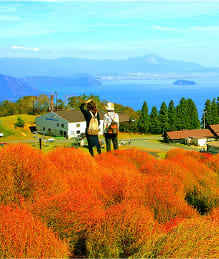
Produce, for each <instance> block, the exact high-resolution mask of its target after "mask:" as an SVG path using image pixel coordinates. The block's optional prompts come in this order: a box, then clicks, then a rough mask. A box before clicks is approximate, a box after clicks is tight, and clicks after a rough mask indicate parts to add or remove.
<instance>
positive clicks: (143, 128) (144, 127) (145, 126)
mask: <svg viewBox="0 0 219 259" xmlns="http://www.w3.org/2000/svg"><path fill="white" fill-rule="evenodd" d="M138 129H139V131H140V132H141V133H146V132H149V129H150V117H149V114H148V106H147V103H146V101H144V103H143V106H142V109H141V114H140V118H139V122H138Z"/></svg>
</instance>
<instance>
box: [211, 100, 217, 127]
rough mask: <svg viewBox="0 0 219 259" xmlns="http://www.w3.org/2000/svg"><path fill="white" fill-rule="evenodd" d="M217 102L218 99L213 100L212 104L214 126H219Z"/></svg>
mask: <svg viewBox="0 0 219 259" xmlns="http://www.w3.org/2000/svg"><path fill="white" fill-rule="evenodd" d="M217 108H218V107H217V102H216V98H214V99H213V101H212V103H211V118H212V121H211V123H212V124H217V123H218V110H217Z"/></svg>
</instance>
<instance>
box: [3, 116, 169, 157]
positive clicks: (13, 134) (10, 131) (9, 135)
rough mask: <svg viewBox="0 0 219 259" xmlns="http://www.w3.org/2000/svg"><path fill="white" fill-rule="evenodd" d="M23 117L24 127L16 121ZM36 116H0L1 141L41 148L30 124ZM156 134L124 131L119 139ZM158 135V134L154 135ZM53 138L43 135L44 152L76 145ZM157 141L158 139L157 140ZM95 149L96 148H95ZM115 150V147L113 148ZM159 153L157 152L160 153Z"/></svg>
mask: <svg viewBox="0 0 219 259" xmlns="http://www.w3.org/2000/svg"><path fill="white" fill-rule="evenodd" d="M18 117H19V118H21V119H22V120H23V121H24V127H23V128H22V127H15V123H16V122H17V118H18ZM35 118H36V115H27V114H21V115H12V116H7V117H0V132H1V133H4V137H1V138H0V142H7V141H8V142H10V141H11V142H15V143H16V142H17V143H20V142H22V141H24V142H26V143H27V144H29V145H31V146H33V147H34V148H37V149H39V148H40V143H39V137H41V136H40V135H38V136H37V137H36V136H35V135H33V134H32V133H31V130H30V128H29V127H30V126H35ZM151 136H154V135H151V134H148V135H142V134H139V133H123V132H120V133H119V135H118V138H119V140H126V139H135V138H137V139H138V138H142V137H144V138H145V137H151ZM154 137H158V136H154ZM49 138H53V137H50V136H42V142H41V149H42V150H43V151H44V152H48V151H50V150H52V149H54V148H57V147H66V148H70V147H75V145H74V140H66V139H65V138H63V137H54V142H49V141H48V139H49ZM99 139H104V137H103V136H102V135H100V136H99ZM155 141H156V140H155ZM85 145H86V139H85ZM77 148H80V149H82V150H83V151H84V152H86V153H88V148H86V147H77ZM127 148H128V149H130V148H133V147H131V146H129V145H126V144H125V145H120V146H119V149H127ZM140 149H141V150H142V151H146V152H150V150H148V149H144V148H140ZM94 150H95V148H94ZM112 150H113V148H112ZM105 152H106V149H105V145H104V148H102V153H105ZM96 153H97V152H96V150H95V151H94V154H96ZM158 153H159V152H158ZM158 153H157V154H158ZM163 156H165V154H163V153H160V157H163Z"/></svg>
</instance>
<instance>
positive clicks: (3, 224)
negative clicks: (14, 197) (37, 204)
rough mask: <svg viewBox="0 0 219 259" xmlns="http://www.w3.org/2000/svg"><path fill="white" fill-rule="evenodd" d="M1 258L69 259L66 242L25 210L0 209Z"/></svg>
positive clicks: (2, 207) (6, 207)
mask: <svg viewBox="0 0 219 259" xmlns="http://www.w3.org/2000/svg"><path fill="white" fill-rule="evenodd" d="M0 257H1V258H57V257H58V258H63V257H66V258H67V257H68V249H67V245H66V243H65V242H63V241H61V240H59V239H58V238H57V236H56V235H55V234H54V233H53V232H52V230H51V229H48V228H47V226H46V225H45V224H44V223H42V221H41V220H40V219H39V218H35V217H33V215H31V214H30V213H28V212H27V211H26V210H25V209H19V208H13V207H10V206H8V205H6V206H1V207H0Z"/></svg>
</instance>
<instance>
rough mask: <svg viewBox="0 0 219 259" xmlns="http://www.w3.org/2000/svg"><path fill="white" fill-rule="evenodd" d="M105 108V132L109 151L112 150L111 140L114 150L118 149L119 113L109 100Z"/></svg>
mask: <svg viewBox="0 0 219 259" xmlns="http://www.w3.org/2000/svg"><path fill="white" fill-rule="evenodd" d="M105 108H106V110H107V113H106V114H104V121H103V133H104V137H105V141H106V151H107V152H108V151H111V141H112V143H113V148H114V150H116V149H118V129H119V115H118V114H117V113H116V112H115V111H114V104H113V103H111V102H108V103H107V106H106V107H105ZM112 122H113V123H112Z"/></svg>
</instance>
